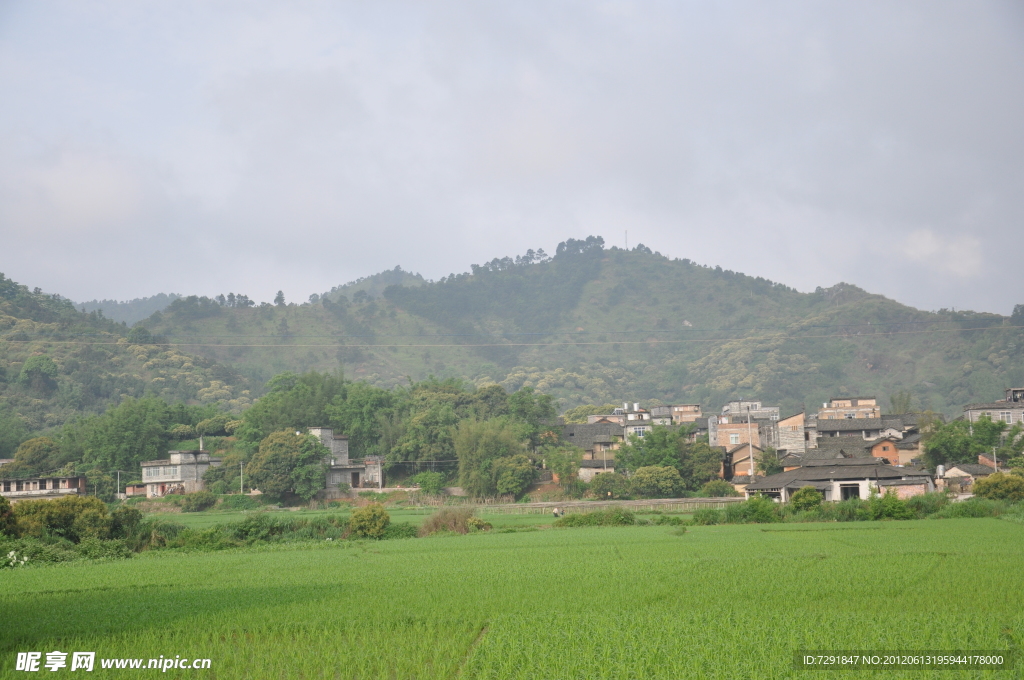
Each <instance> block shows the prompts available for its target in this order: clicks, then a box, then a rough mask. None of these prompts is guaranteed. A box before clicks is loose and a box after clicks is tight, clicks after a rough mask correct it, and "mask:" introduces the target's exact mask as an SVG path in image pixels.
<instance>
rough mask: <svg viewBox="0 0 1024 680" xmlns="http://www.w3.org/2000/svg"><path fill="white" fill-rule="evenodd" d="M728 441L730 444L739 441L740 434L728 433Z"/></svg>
mask: <svg viewBox="0 0 1024 680" xmlns="http://www.w3.org/2000/svg"><path fill="white" fill-rule="evenodd" d="M729 443H730V444H739V443H740V436H739V435H738V434H735V433H733V434H730V435H729Z"/></svg>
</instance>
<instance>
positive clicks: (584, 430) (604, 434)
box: [562, 423, 623, 451]
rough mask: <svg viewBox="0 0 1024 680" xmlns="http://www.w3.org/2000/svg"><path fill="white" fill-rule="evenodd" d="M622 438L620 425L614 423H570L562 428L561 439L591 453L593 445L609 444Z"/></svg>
mask: <svg viewBox="0 0 1024 680" xmlns="http://www.w3.org/2000/svg"><path fill="white" fill-rule="evenodd" d="M616 436H618V437H622V436H623V435H622V425H618V424H616V423H572V424H568V425H564V426H563V427H562V439H563V440H565V441H567V442H569V443H570V444H572V445H573V446H578V447H580V448H581V449H583V450H584V451H591V450H593V448H594V444H595V443H609V442H611V441H614V438H615V437H616Z"/></svg>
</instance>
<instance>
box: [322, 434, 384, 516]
mask: <svg viewBox="0 0 1024 680" xmlns="http://www.w3.org/2000/svg"><path fill="white" fill-rule="evenodd" d="M309 433H310V434H311V435H313V436H315V437H316V438H318V439H319V440H320V443H321V444H323V445H324V446H325V447H327V450H328V451H329V452H330V453H329V455H328V457H327V460H326V461H325V463H326V464H327V487H326V489H325V490H324V492H323V494H322V495H323V496H324V498H326V499H333V498H340V497H341V496H343V495H345V494H344V493H343V490H344V486H343V485H348V487H349V488H351V489H358V488H371V489H373V488H384V460H383V458H382V457H381V456H366V457H365V458H364V459H363V462H362V463H357V462H355V461H352V460H349V455H348V437H346V436H345V435H341V434H335V433H334V430H333V429H332V428H329V427H311V428H309Z"/></svg>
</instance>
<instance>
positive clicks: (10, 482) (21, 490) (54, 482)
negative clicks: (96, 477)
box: [0, 477, 87, 503]
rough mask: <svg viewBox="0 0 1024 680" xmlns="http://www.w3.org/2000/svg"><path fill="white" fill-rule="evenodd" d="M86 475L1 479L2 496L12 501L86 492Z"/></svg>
mask: <svg viewBox="0 0 1024 680" xmlns="http://www.w3.org/2000/svg"><path fill="white" fill-rule="evenodd" d="M86 481H87V480H86V478H85V477H29V478H26V479H5V480H2V481H0V496H3V497H4V498H6V499H7V500H9V501H10V502H11V503H16V502H18V501H25V500H33V501H36V500H53V499H55V498H63V497H64V496H75V495H79V494H82V495H84V494H85V489H86Z"/></svg>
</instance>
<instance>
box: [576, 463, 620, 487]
mask: <svg viewBox="0 0 1024 680" xmlns="http://www.w3.org/2000/svg"><path fill="white" fill-rule="evenodd" d="M607 472H615V459H614V458H611V459H607V458H606V459H597V460H593V459H591V460H587V459H584V460H583V461H581V462H580V469H579V472H578V473H577V474H576V476H577V477H578V478H579V480H580V481H581V482H587V483H590V482H592V481H593V480H594V477H596V476H598V475H599V474H604V473H607Z"/></svg>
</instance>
